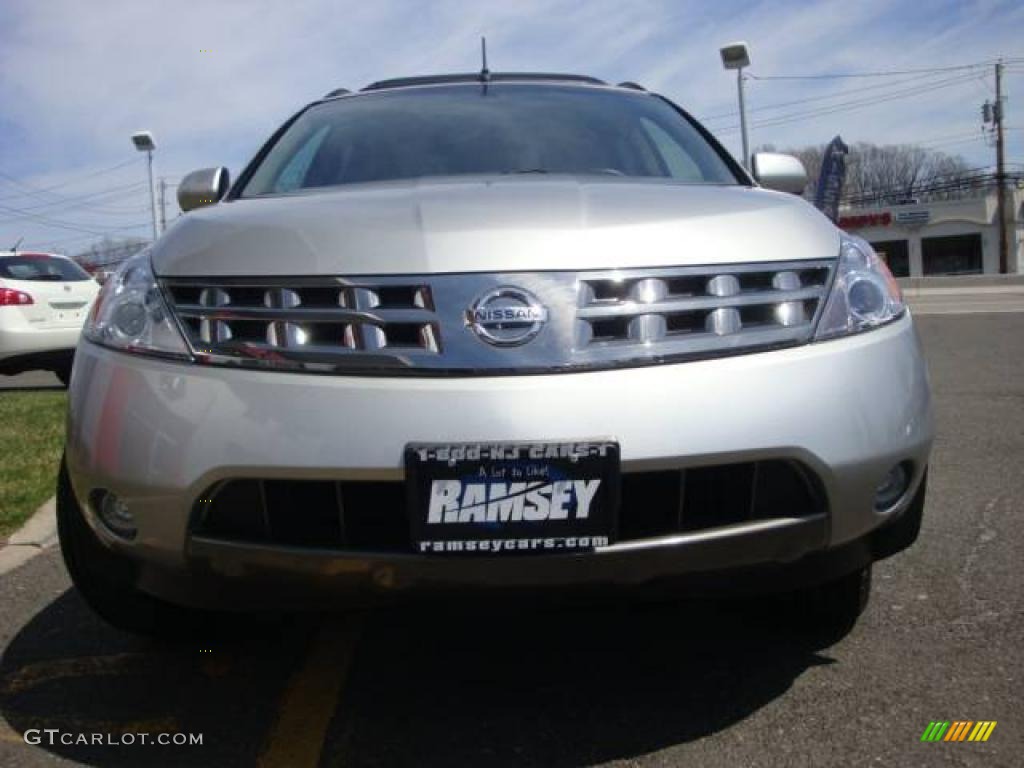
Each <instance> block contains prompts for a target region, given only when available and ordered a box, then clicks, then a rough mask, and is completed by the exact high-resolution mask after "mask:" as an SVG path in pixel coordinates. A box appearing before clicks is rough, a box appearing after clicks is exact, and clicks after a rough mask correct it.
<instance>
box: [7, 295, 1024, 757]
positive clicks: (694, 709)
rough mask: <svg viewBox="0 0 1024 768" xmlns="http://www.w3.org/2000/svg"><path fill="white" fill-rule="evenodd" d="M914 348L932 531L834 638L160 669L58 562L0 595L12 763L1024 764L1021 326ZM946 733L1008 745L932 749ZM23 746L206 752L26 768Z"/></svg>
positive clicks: (717, 626)
mask: <svg viewBox="0 0 1024 768" xmlns="http://www.w3.org/2000/svg"><path fill="white" fill-rule="evenodd" d="M919 327H920V330H921V333H922V337H923V339H924V342H925V347H926V351H927V354H928V358H929V361H930V367H931V374H932V382H933V387H934V393H935V398H936V406H937V415H938V427H939V437H938V441H937V444H936V447H935V451H934V454H933V460H932V461H933V463H932V466H931V477H930V486H929V491H930V493H929V497H928V504H927V508H926V514H925V523H924V528H923V531H922V535H921V539H920V540H919V541H918V543H917V544H916V545H915V547H914V548H912V549H911V550H909V551H908V552H906V553H904V554H902V555H900V556H898V557H896V558H894V559H892V560H889V561H885V562H883V563H881V564H880V565H878V566H876V570H875V588H874V594H873V597H872V602H871V605H870V607H869V608H868V610H867V612H866V614H865V615H864V617H863V618H862V620H861V622H860V623H859V624H858V626H857V627H856V628H855V629H854V630H853V631H852V632H850V633H849V634H848V635H846V636H845V637H841V638H835V637H816V636H812V635H810V634H808V633H807V632H805V631H801V630H800V629H799V628H798V627H797V626H796V625H795V623H793V622H790V621H787V620H782V619H781V618H780V617H779V616H778V615H777V613H776V612H775V610H773V606H774V604H773V603H772V602H771V601H764V600H758V601H740V602H718V603H695V602H677V603H671V604H667V603H658V604H623V603H615V604H610V605H601V606H593V605H591V606H570V607H562V608H552V607H545V608H540V607H538V608H529V607H518V608H516V609H514V610H509V611H507V612H500V613H495V612H488V613H486V614H480V613H478V612H476V611H469V610H462V611H460V610H458V609H455V608H446V609H444V610H432V611H421V612H414V611H409V610H405V611H398V610H393V611H389V612H380V613H376V614H373V615H365V616H348V617H333V618H326V619H325V618H320V617H306V618H302V619H295V620H292V621H289V622H286V623H284V624H269V625H255V626H251V627H249V625H245V626H246V628H247V631H246V632H245V633H244V634H243V636H242V637H240V638H239V637H236V638H234V639H232V640H223V639H217V638H211V641H210V643H209V644H204V643H200V644H199V645H197V646H196V647H182V646H157V645H153V644H150V643H146V642H143V641H140V640H136V639H133V638H130V637H128V636H126V635H122V634H119V633H117V632H115V631H114V630H112V629H110V628H108V627H107V626H105V625H104V624H102V623H101V622H100V621H99V620H98V619H96V618H95V617H94V616H93V615H92V614H91V613H90V612H89V611H88V609H87V608H86V607H85V606H84V605H83V604H82V602H81V601H80V600H79V598H78V597H77V595H76V594H75V593H74V592H73V591H70V590H69V584H68V579H67V577H66V575H65V573H64V570H63V566H62V564H61V562H60V555H59V553H58V552H57V551H56V550H50V551H49V552H47V553H46V554H44V555H41V556H39V557H36V558H35V559H34V560H32V561H31V562H30V563H29V564H28V565H26V566H24V567H22V568H20V569H18V570H16V571H14V572H12V573H9V574H7V575H6V576H4V577H2V578H0V606H2V615H3V621H2V622H0V644H2V646H3V656H2V660H0V711H2V719H0V764H2V765H5V766H7V765H10V766H22V765H23V766H36V765H51V764H54V762H55V761H56V762H63V761H65V760H66V761H71V762H75V763H82V764H87V765H104V766H106V765H129V764H131V765H135V764H139V763H143V762H145V763H146V764H148V765H150V766H159V765H220V766H234V765H252V764H254V763H257V762H259V763H260V764H262V765H265V766H283V765H288V766H296V767H300V766H306V765H323V766H336V765H337V766H340V765H345V766H391V765H416V766H424V765H426V766H430V765H437V766H442V765H443V766H451V765H502V766H513V765H515V766H519V765H537V766H577V765H592V764H603V763H608V764H621V765H643V766H648V765H649V766H657V765H684V764H685V765H702V766H729V767H730V768H732V767H733V766H746V765H771V766H774V765H777V766H796V765H854V766H867V765H871V766H876V765H901V766H911V765H935V764H939V765H942V764H945V765H957V766H973V765H977V766H1011V765H1020V764H1021V758H1020V755H1021V749H1022V747H1024V737H1022V735H1024V729H1022V721H1024V703H1022V698H1021V695H1020V687H1021V682H1022V680H1021V676H1022V670H1024V590H1022V586H1024V579H1022V576H1021V563H1024V536H1022V534H1021V526H1022V520H1024V471H1022V464H1024V355H1022V353H1024V313H1019V312H1004V313H1000V314H995V313H992V314H988V313H987V314H967V315H955V316H953V315H948V316H922V317H920V318H919ZM864 375H865V376H870V371H865V372H864ZM0 396H2V395H0ZM878 397H880V398H883V397H885V393H884V392H879V393H878ZM836 407H837V408H839V407H842V404H841V403H837V404H836ZM933 720H972V721H978V720H995V721H997V722H998V725H997V727H996V728H995V730H994V731H993V733H992V736H991V737H990V739H989V741H988V742H986V743H968V742H964V743H935V744H931V743H922V742H921V741H920V737H921V734H922V732H923V731H924V729H925V727H926V726H927V725H928V724H929V722H930V721H933ZM33 728H37V729H45V728H55V729H61V731H64V732H73V733H93V732H102V733H138V732H173V731H181V732H186V733H201V734H202V735H203V744H202V745H201V746H166V747H161V746H140V745H133V746H124V745H119V746H88V745H87V746H80V745H79V746H75V745H72V746H63V745H60V744H59V743H58V744H54V745H49V744H46V743H43V744H39V745H27V744H25V743H24V741H23V738H22V735H21V734H22V733H24V732H26V731H27V730H28V729H33Z"/></svg>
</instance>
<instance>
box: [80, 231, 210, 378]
mask: <svg viewBox="0 0 1024 768" xmlns="http://www.w3.org/2000/svg"><path fill="white" fill-rule="evenodd" d="M82 332H83V333H84V334H85V337H86V338H87V339H89V341H94V342H96V343H97V344H102V345H104V346H107V347H113V348H114V349H121V350H124V351H126V352H138V353H140V354H147V355H160V356H163V357H175V358H182V359H188V358H189V357H190V355H189V353H188V348H187V347H186V346H185V340H184V339H182V337H181V333H180V332H179V331H178V328H177V327H176V326H175V324H174V320H173V319H172V318H171V315H170V313H169V312H168V311H167V305H166V304H164V300H163V296H161V295H160V288H159V286H158V285H157V284H156V278H155V277H154V276H153V269H152V267H151V266H150V263H149V251H148V250H146V251H143V252H142V253H141V254H139V255H137V256H133V257H132V258H130V259H128V260H127V261H125V262H124V264H122V265H121V267H120V268H119V269H118V270H117V272H115V273H114V274H113V275H111V276H110V279H109V280H107V282H106V283H104V284H103V288H102V289H100V293H99V296H97V297H96V302H95V303H94V304H93V307H92V311H91V312H90V313H89V319H88V321H87V322H86V324H85V328H84V329H83V330H82Z"/></svg>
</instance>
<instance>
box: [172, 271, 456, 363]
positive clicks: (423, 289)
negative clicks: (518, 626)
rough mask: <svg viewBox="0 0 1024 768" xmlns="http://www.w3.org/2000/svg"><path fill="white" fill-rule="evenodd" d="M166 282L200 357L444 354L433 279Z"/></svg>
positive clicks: (306, 359)
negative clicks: (438, 328)
mask: <svg viewBox="0 0 1024 768" xmlns="http://www.w3.org/2000/svg"><path fill="white" fill-rule="evenodd" d="M211 283H213V284H212V285H211ZM164 286H165V289H166V291H167V294H168V295H169V297H170V299H171V303H172V306H173V307H174V311H175V314H176V315H177V316H178V318H179V321H180V322H181V325H182V327H183V329H184V331H185V334H186V336H187V337H188V341H189V344H190V345H191V347H192V349H193V351H195V352H196V354H197V355H199V356H209V357H213V358H219V359H220V360H224V359H225V358H237V359H238V360H239V361H245V360H250V361H251V360H268V361H276V362H284V361H291V362H294V363H296V364H304V365H310V366H313V367H317V366H319V367H323V366H327V367H333V363H334V361H335V360H336V359H337V358H338V357H339V356H341V357H344V356H346V355H350V356H358V357H360V358H365V357H367V356H377V357H381V356H383V357H385V358H386V357H390V356H403V357H406V358H415V357H417V356H420V355H433V356H436V355H438V354H440V352H441V347H440V344H439V341H438V339H439V336H438V332H437V316H436V314H435V312H434V304H433V300H432V298H431V292H430V286H429V285H426V284H420V283H415V282H411V283H396V282H393V281H388V282H387V283H350V282H347V281H344V280H340V279H334V278H327V279H318V278H292V279H289V280H288V281H284V282H282V281H257V280H237V279H232V280H228V279H226V278H217V279H215V280H208V279H201V280H200V279H195V280H192V279H170V280H166V281H165V282H164ZM379 363H380V361H379V360H378V364H379Z"/></svg>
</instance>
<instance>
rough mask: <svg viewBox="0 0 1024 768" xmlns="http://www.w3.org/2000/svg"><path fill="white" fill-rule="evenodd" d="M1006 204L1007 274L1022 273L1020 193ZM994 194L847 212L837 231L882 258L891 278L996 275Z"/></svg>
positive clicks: (1023, 204)
mask: <svg viewBox="0 0 1024 768" xmlns="http://www.w3.org/2000/svg"><path fill="white" fill-rule="evenodd" d="M1006 201H1007V240H1008V241H1009V254H1008V259H1007V271H1009V272H1011V273H1021V272H1024V211H1022V208H1024V190H1021V189H1017V188H1014V189H1010V190H1007V194H1006ZM997 210H998V206H997V203H996V191H995V190H994V189H989V190H987V191H984V192H979V193H978V195H977V196H975V197H966V198H962V199H958V200H937V201H929V202H922V203H910V204H904V205H889V206H881V207H847V208H841V209H840V211H839V226H841V227H842V228H843V229H845V230H847V231H848V232H852V233H854V234H857V235H860V236H861V237H863V238H865V239H866V240H868V241H870V242H871V244H872V245H874V247H875V250H876V251H878V252H879V253H880V254H883V256H884V258H885V260H886V261H887V262H888V264H889V268H890V269H891V270H892V272H893V274H894V275H896V276H897V277H923V276H929V275H982V274H984V275H988V274H993V275H994V274H999V220H998V217H997V214H996V212H997Z"/></svg>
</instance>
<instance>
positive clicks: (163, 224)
mask: <svg viewBox="0 0 1024 768" xmlns="http://www.w3.org/2000/svg"><path fill="white" fill-rule="evenodd" d="M166 231H167V179H165V178H164V177H163V176H161V177H160V234H163V233H164V232H166Z"/></svg>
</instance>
